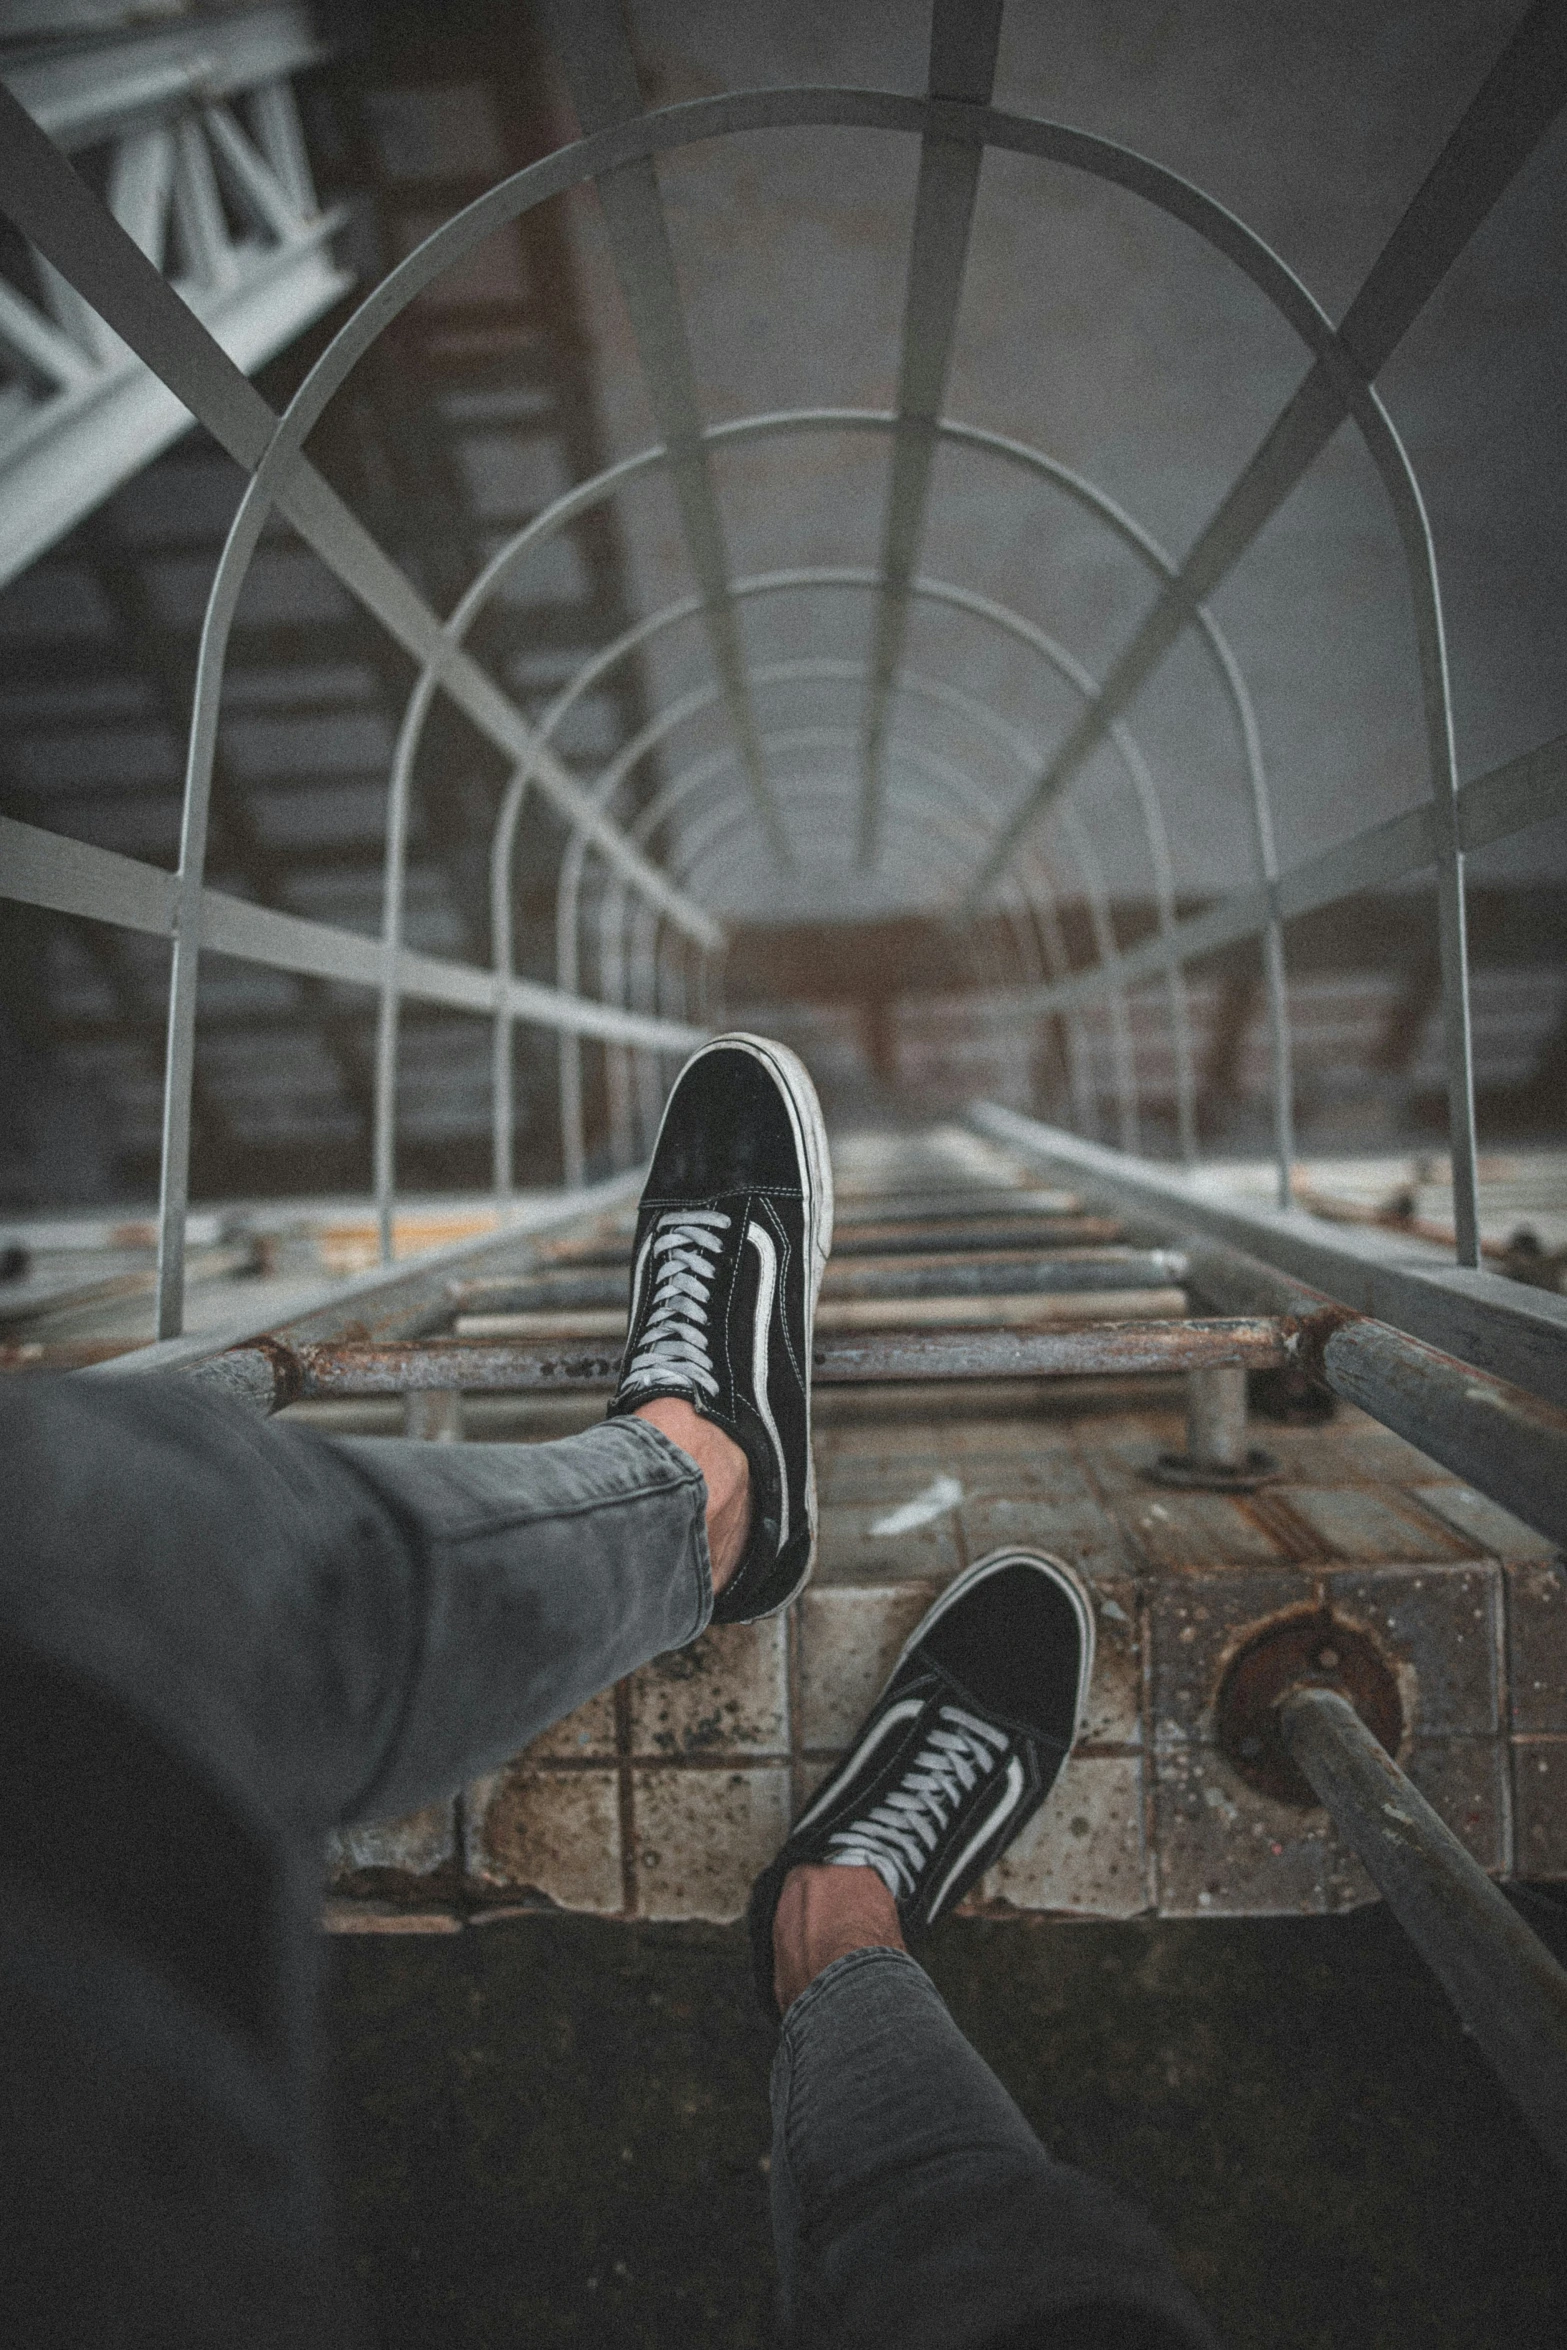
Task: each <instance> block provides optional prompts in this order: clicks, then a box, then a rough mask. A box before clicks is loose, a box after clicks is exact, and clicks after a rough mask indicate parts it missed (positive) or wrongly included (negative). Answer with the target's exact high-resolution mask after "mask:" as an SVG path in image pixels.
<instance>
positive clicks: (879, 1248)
mask: <svg viewBox="0 0 1567 2350" xmlns="http://www.w3.org/2000/svg"><path fill="white" fill-rule="evenodd" d="M1124 1231H1125V1227H1124V1225H1123V1224H1122V1222H1121V1219H1120V1218H1119V1217H1118V1216H997V1215H989V1216H984V1217H978V1216H975V1217H953V1218H948V1219H946V1220H944V1221H943V1222H941V1223H932V1222H929V1221H927V1220H920V1219H918V1218H916V1219H915V1220H914V1221H912V1222H910V1221H908V1220H906V1219H903V1218H892V1219H889V1220H878V1221H877V1222H875V1223H869V1224H849V1225H844V1224H835V1226H834V1230H833V1244H832V1253H833V1261H834V1262H835V1263H841V1262H842V1261H843V1260H844V1259H845V1258H846V1257H902V1256H931V1255H949V1256H957V1255H963V1256H970V1255H980V1254H982V1253H983V1252H985V1251H986V1250H989V1249H1012V1250H1014V1251H1018V1250H1024V1249H1026V1250H1029V1251H1031V1252H1033V1251H1040V1250H1046V1249H1059V1248H1095V1247H1104V1246H1109V1245H1113V1244H1114V1243H1115V1242H1118V1241H1120V1240H1121V1239H1122V1238H1123V1237H1124ZM630 1262H631V1242H630V1239H629V1238H627V1239H626V1240H625V1241H617V1242H608V1241H605V1240H604V1239H602V1238H597V1239H588V1240H581V1241H570V1240H562V1241H557V1242H556V1243H555V1244H554V1245H553V1246H552V1247H550V1248H547V1249H540V1250H539V1252H538V1259H537V1265H536V1268H535V1269H543V1268H545V1267H548V1266H556V1265H558V1266H562V1267H566V1266H569V1267H572V1268H574V1269H576V1270H579V1271H586V1270H587V1269H588V1268H589V1267H593V1266H597V1267H606V1266H610V1265H629V1264H630Z"/></svg>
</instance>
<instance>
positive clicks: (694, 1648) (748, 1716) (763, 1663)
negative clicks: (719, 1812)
mask: <svg viewBox="0 0 1567 2350" xmlns="http://www.w3.org/2000/svg"><path fill="white" fill-rule="evenodd" d="M630 1700H631V1747H632V1752H633V1753H634V1754H637V1755H647V1756H653V1755H663V1756H667V1757H670V1758H673V1757H674V1756H677V1755H720V1754H722V1755H729V1754H782V1753H785V1752H787V1750H788V1745H789V1691H788V1679H787V1670H786V1653H785V1625H784V1618H783V1617H782V1616H770V1617H768V1618H767V1619H766V1620H765V1621H764V1622H762V1623H759V1624H715V1625H710V1626H709V1628H708V1629H707V1631H705V1632H704V1633H703V1634H702V1637H701V1639H700V1640H696V1641H693V1642H692V1644H691V1646H690V1647H689V1648H679V1649H674V1650H672V1651H671V1652H670V1654H669V1655H667V1656H660V1657H655V1658H654V1659H653V1662H652V1663H651V1664H647V1665H643V1666H641V1667H640V1668H639V1669H638V1671H636V1672H635V1673H633V1674H632V1676H631V1683H630Z"/></svg>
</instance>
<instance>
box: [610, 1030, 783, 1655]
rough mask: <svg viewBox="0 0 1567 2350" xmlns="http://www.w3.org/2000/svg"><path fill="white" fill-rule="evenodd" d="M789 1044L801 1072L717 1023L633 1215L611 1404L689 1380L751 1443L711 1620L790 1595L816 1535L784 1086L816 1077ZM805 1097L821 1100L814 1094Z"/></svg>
mask: <svg viewBox="0 0 1567 2350" xmlns="http://www.w3.org/2000/svg"><path fill="white" fill-rule="evenodd" d="M789 1060H790V1062H791V1063H792V1066H793V1071H795V1072H798V1074H797V1075H794V1074H791V1073H790V1071H789V1070H788V1068H787V1067H785V1065H784V1063H783V1060H782V1056H780V1058H779V1063H778V1066H779V1067H780V1068H783V1069H784V1076H783V1078H781V1077H780V1075H779V1074H776V1073H775V1068H774V1066H773V1065H770V1064H769V1062H768V1061H767V1060H764V1059H762V1058H759V1057H758V1055H757V1054H756V1052H754V1051H752V1050H749V1049H747V1048H746V1047H744V1046H742V1045H739V1044H731V1043H729V1042H727V1041H726V1040H724V1039H719V1040H718V1041H717V1043H716V1044H714V1045H709V1046H706V1047H704V1048H703V1050H702V1051H701V1052H699V1053H698V1054H697V1055H696V1056H695V1057H694V1058H693V1060H692V1061H691V1062H689V1063H688V1064H687V1066H686V1069H685V1070H684V1071H683V1072H682V1074H681V1076H680V1078H679V1080H678V1081H677V1083H676V1085H675V1088H674V1091H673V1092H672V1093H671V1095H670V1099H669V1104H668V1107H667V1108H666V1110H665V1113H664V1122H663V1126H662V1129H661V1131H660V1134H659V1139H658V1145H657V1148H656V1149H655V1151H654V1154H653V1162H652V1166H651V1168H650V1170H649V1174H648V1183H647V1189H646V1190H645V1192H644V1193H643V1196H642V1203H641V1207H640V1210H639V1213H638V1216H637V1229H636V1238H635V1241H634V1243H633V1247H632V1260H631V1262H632V1292H631V1320H630V1326H629V1328H628V1331H627V1338H626V1350H625V1354H624V1357H623V1362H622V1373H621V1386H620V1389H619V1390H618V1392H617V1393H616V1396H615V1399H614V1401H613V1403H612V1404H611V1405H610V1413H611V1415H612V1416H613V1415H615V1414H617V1413H621V1414H623V1413H626V1412H632V1411H635V1410H636V1409H637V1408H638V1407H639V1406H640V1405H642V1404H644V1403H650V1402H652V1401H653V1400H654V1399H655V1398H656V1397H658V1396H663V1395H672V1396H679V1397H681V1398H682V1400H684V1401H688V1402H690V1403H691V1404H692V1405H693V1406H694V1407H695V1409H696V1410H697V1411H699V1412H700V1413H701V1414H702V1415H703V1417H704V1418H706V1419H709V1420H711V1421H713V1422H714V1424H715V1425H716V1426H717V1427H720V1428H722V1429H723V1430H724V1432H725V1434H726V1435H728V1436H730V1437H732V1438H733V1440H734V1441H735V1442H736V1443H737V1444H738V1445H739V1446H740V1447H741V1449H742V1450H743V1451H744V1453H745V1455H746V1459H747V1461H748V1463H749V1465H750V1471H751V1533H750V1539H749V1542H748V1545H747V1548H746V1552H745V1556H744V1557H743V1559H742V1560H741V1563H740V1566H739V1568H738V1570H737V1571H736V1573H735V1575H734V1576H733V1577H732V1578H731V1580H730V1582H729V1583H728V1584H727V1585H726V1586H725V1588H724V1590H723V1591H722V1592H721V1593H720V1594H719V1596H718V1599H717V1601H716V1603H715V1606H714V1613H713V1621H714V1622H715V1623H740V1622H751V1621H754V1620H755V1619H756V1618H757V1617H758V1616H761V1615H768V1614H771V1613H773V1612H775V1610H776V1609H777V1608H778V1607H781V1606H783V1605H785V1604H787V1602H788V1600H789V1599H790V1598H792V1597H793V1595H794V1593H795V1591H796V1590H798V1588H799V1587H800V1585H801V1584H802V1583H803V1581H804V1579H805V1576H806V1574H807V1572H808V1569H809V1566H810V1563H811V1559H812V1556H813V1554H814V1549H815V1539H816V1526H815V1495H814V1488H813V1484H812V1478H811V1458H810V1364H809V1346H810V1313H811V1306H812V1302H813V1300H812V1262H811V1257H812V1246H813V1242H812V1234H813V1230H814V1229H815V1219H816V1216H817V1215H818V1213H819V1205H818V1203H817V1202H816V1200H815V1198H814V1196H813V1184H812V1173H811V1168H810V1165H809V1161H808V1158H807V1155H806V1153H805V1152H804V1151H803V1150H802V1147H801V1144H800V1142H799V1141H798V1140H797V1126H796V1123H795V1120H794V1119H792V1118H791V1115H790V1105H789V1099H788V1097H787V1096H786V1093H785V1091H784V1083H785V1082H789V1083H792V1084H794V1085H795V1086H797V1087H798V1086H799V1085H801V1084H804V1085H805V1086H807V1087H808V1085H809V1080H808V1079H806V1078H805V1076H804V1072H803V1070H801V1069H800V1068H799V1064H798V1063H793V1061H792V1056H789ZM809 1106H810V1111H811V1114H812V1115H813V1116H814V1115H816V1112H815V1103H814V1097H813V1098H812V1100H811V1102H810V1105H809ZM720 1218H722V1219H726V1221H725V1223H724V1224H723V1225H722V1226H720V1225H719V1223H718V1221H717V1220H718V1219H720ZM671 1243H673V1244H674V1245H673V1246H672V1245H671ZM666 1267H668V1268H670V1274H669V1279H668V1281H667V1282H664V1283H663V1285H662V1287H661V1276H662V1274H663V1272H664V1269H665V1268H666ZM661 1309H662V1319H661V1318H660V1312H661ZM682 1325H684V1328H685V1330H686V1332H687V1333H689V1336H688V1337H687V1338H685V1339H681V1338H680V1337H679V1335H678V1334H679V1332H680V1329H681V1326H682ZM661 1329H662V1334H663V1337H664V1339H665V1344H664V1346H663V1347H662V1348H659V1346H658V1345H657V1343H656V1342H657V1341H658V1339H659V1336H660V1330H661ZM759 1345H760V1356H759V1355H758V1346H759ZM649 1350H651V1351H652V1352H654V1353H659V1354H661V1355H662V1358H663V1360H662V1367H660V1366H659V1365H657V1364H655V1365H653V1366H652V1367H651V1370H650V1372H649V1373H645V1374H644V1375H641V1376H639V1375H638V1371H637V1362H638V1356H639V1353H645V1352H647V1351H649ZM683 1357H684V1359H683ZM704 1369H705V1370H707V1371H709V1372H710V1374H711V1380H712V1385H711V1386H707V1385H705V1384H703V1383H702V1382H701V1379H700V1373H701V1371H702V1370H704ZM759 1370H760V1376H759V1375H758V1374H759Z"/></svg>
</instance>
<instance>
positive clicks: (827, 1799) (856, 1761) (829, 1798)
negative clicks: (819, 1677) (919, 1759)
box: [789, 1697, 925, 1836]
mask: <svg viewBox="0 0 1567 2350" xmlns="http://www.w3.org/2000/svg"><path fill="white" fill-rule="evenodd" d="M924 1707H925V1700H924V1698H923V1697H905V1698H901V1699H900V1700H899V1702H898V1703H897V1704H896V1705H892V1706H889V1707H888V1708H887V1711H886V1712H885V1713H884V1714H883V1715H882V1718H881V1720H880V1721H879V1722H878V1723H877V1725H876V1728H875V1731H874V1733H873V1734H872V1736H871V1737H870V1738H869V1739H868V1740H867V1742H866V1743H865V1745H864V1746H862V1747H861V1748H860V1749H859V1751H858V1752H857V1753H856V1754H852V1755H851V1756H850V1757H849V1760H848V1762H847V1763H846V1764H845V1765H844V1767H843V1769H842V1770H840V1771H838V1772H836V1773H835V1774H834V1776H833V1777H832V1778H831V1779H829V1780H828V1782H827V1784H826V1786H825V1787H824V1788H823V1789H822V1791H821V1793H820V1794H819V1795H818V1796H817V1798H816V1800H815V1802H814V1803H813V1804H811V1805H810V1806H809V1807H808V1808H807V1809H806V1810H805V1811H802V1812H801V1814H800V1816H799V1818H798V1819H797V1820H796V1821H795V1823H794V1826H793V1827H792V1828H791V1829H790V1831H789V1833H790V1835H791V1836H797V1835H798V1834H799V1832H800V1830H801V1829H802V1828H803V1827H806V1826H807V1825H808V1824H809V1822H810V1821H812V1820H814V1819H815V1817H816V1815H817V1813H818V1812H819V1811H821V1810H822V1809H823V1808H824V1807H825V1806H826V1805H827V1804H829V1803H834V1802H836V1801H837V1799H838V1797H839V1796H840V1795H841V1794H842V1793H843V1791H844V1789H845V1788H846V1787H847V1786H848V1784H849V1782H850V1780H851V1779H852V1778H853V1777H854V1775H855V1774H856V1772H859V1773H861V1774H863V1773H864V1772H865V1771H867V1770H868V1769H869V1768H870V1765H871V1763H872V1761H873V1760H874V1758H875V1754H876V1750H877V1748H878V1747H879V1746H881V1745H882V1744H883V1743H884V1742H885V1740H886V1737H887V1734H888V1732H889V1731H890V1730H896V1729H897V1728H898V1726H899V1724H900V1723H902V1722H906V1721H907V1720H908V1719H909V1717H910V1716H911V1715H912V1714H917V1713H922V1712H923V1711H924Z"/></svg>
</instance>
